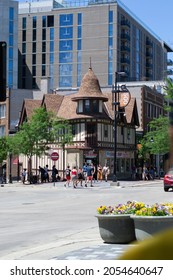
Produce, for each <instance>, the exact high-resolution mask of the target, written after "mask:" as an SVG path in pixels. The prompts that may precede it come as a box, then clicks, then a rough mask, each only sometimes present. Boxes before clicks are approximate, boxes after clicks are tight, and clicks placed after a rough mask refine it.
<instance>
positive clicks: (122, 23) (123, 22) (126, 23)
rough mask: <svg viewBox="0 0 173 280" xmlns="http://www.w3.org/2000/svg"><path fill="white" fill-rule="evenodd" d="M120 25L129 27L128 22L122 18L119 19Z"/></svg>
mask: <svg viewBox="0 0 173 280" xmlns="http://www.w3.org/2000/svg"><path fill="white" fill-rule="evenodd" d="M121 26H123V27H124V28H130V22H129V21H128V20H125V19H124V20H122V21H121Z"/></svg>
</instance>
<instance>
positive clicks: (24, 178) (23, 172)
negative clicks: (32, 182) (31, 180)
mask: <svg viewBox="0 0 173 280" xmlns="http://www.w3.org/2000/svg"><path fill="white" fill-rule="evenodd" d="M25 181H26V168H24V169H23V171H22V183H23V184H25Z"/></svg>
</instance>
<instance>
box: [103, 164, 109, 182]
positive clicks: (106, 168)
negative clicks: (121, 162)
mask: <svg viewBox="0 0 173 280" xmlns="http://www.w3.org/2000/svg"><path fill="white" fill-rule="evenodd" d="M102 173H103V176H104V179H105V182H107V180H108V175H109V167H108V166H107V165H106V164H105V165H104V166H103V170H102Z"/></svg>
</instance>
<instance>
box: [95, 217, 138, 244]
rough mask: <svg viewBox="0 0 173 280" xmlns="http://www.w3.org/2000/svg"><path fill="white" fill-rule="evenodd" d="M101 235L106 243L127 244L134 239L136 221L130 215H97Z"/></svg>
mask: <svg viewBox="0 0 173 280" xmlns="http://www.w3.org/2000/svg"><path fill="white" fill-rule="evenodd" d="M96 217H97V219H98V225H99V231H100V236H101V238H102V239H103V240H104V242H106V243H117V244H127V243H130V242H132V241H134V240H136V237H135V229H134V221H133V219H131V218H130V215H96Z"/></svg>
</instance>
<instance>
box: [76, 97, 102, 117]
mask: <svg viewBox="0 0 173 280" xmlns="http://www.w3.org/2000/svg"><path fill="white" fill-rule="evenodd" d="M77 113H84V114H98V113H102V101H101V100H94V99H93V100H92V99H84V100H79V101H78V107H77Z"/></svg>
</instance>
